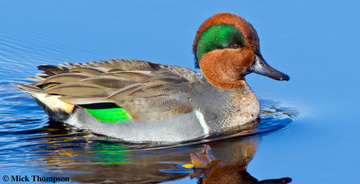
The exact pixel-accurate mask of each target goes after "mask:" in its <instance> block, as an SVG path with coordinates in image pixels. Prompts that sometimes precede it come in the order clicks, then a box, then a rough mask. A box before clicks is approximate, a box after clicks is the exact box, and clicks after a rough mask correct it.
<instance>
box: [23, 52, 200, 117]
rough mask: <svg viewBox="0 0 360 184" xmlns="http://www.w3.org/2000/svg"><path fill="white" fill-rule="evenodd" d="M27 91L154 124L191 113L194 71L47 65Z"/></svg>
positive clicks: (111, 64)
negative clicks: (112, 108)
mask: <svg viewBox="0 0 360 184" xmlns="http://www.w3.org/2000/svg"><path fill="white" fill-rule="evenodd" d="M38 69H40V70H43V71H44V73H40V74H38V75H37V76H36V77H34V78H32V79H33V80H36V81H37V83H33V84H28V85H27V86H28V89H32V90H35V89H37V90H38V91H41V93H43V94H46V95H54V96H57V97H58V99H59V100H61V101H64V102H67V103H70V104H74V105H77V106H92V107H99V108H101V107H102V105H104V104H111V103H113V104H116V105H117V106H120V107H122V108H124V109H125V110H126V111H127V112H128V113H129V114H130V115H131V116H132V117H133V118H135V119H139V120H143V121H155V120H161V119H168V118H172V117H174V116H175V115H177V114H180V113H189V112H191V111H192V106H191V105H189V91H190V90H191V88H192V86H191V84H192V82H193V81H194V80H197V78H198V76H199V74H198V73H196V72H195V71H192V70H189V69H186V68H182V67H177V66H171V65H161V64H157V63H151V62H144V61H139V60H122V59H111V60H108V61H98V62H90V63H76V64H71V63H65V64H62V65H59V66H58V67H57V66H52V65H42V66H39V67H38Z"/></svg>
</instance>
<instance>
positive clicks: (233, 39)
mask: <svg viewBox="0 0 360 184" xmlns="http://www.w3.org/2000/svg"><path fill="white" fill-rule="evenodd" d="M232 44H238V45H239V46H240V47H244V46H245V39H244V35H243V34H242V33H241V32H240V30H239V29H237V28H236V27H235V26H233V25H227V24H220V25H214V26H212V27H210V28H209V29H207V30H206V31H204V32H203V34H202V35H201V36H200V38H199V41H198V45H197V52H196V56H197V59H198V61H199V60H200V59H201V57H202V56H203V55H204V54H205V53H206V52H209V51H212V50H215V49H224V48H231V45H232Z"/></svg>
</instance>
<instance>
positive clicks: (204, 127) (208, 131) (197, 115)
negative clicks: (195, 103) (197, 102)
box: [195, 110, 210, 136]
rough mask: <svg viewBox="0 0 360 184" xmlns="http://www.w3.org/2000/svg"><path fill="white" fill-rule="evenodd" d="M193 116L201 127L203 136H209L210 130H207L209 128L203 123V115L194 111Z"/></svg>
mask: <svg viewBox="0 0 360 184" xmlns="http://www.w3.org/2000/svg"><path fill="white" fill-rule="evenodd" d="M195 115H196V118H197V119H198V120H199V122H200V125H201V127H202V128H203V130H204V134H205V135H206V136H208V135H209V134H210V130H209V126H208V125H207V124H206V122H205V118H204V115H203V114H202V113H201V112H200V111H198V110H195Z"/></svg>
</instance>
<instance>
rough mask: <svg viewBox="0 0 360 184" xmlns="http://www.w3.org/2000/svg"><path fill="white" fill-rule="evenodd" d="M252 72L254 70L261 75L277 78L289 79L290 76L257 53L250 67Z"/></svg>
mask: <svg viewBox="0 0 360 184" xmlns="http://www.w3.org/2000/svg"><path fill="white" fill-rule="evenodd" d="M249 71H250V72H254V73H257V74H260V75H264V76H267V77H270V78H272V79H275V80H286V81H288V80H289V79H290V77H289V76H288V75H286V74H284V73H282V72H280V71H277V70H275V69H274V68H272V67H271V66H269V65H268V64H267V63H266V61H265V60H264V59H263V58H262V57H259V56H257V55H255V62H254V64H253V65H251V66H250V67H249Z"/></svg>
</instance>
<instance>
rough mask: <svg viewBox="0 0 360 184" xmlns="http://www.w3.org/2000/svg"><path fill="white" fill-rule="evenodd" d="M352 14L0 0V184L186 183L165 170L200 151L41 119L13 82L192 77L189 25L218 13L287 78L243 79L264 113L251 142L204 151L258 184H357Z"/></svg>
mask: <svg viewBox="0 0 360 184" xmlns="http://www.w3.org/2000/svg"><path fill="white" fill-rule="evenodd" d="M359 5H360V3H359V2H357V1H346V2H343V1H341V2H340V1H317V2H314V1H254V2H249V1H228V2H220V1H196V2H193V1H188V2H185V1H181V2H180V1H179V2H175V1H155V2H151V1H136V2H121V1H76V2H73V1H61V2H55V1H1V2H0V15H1V18H0V166H1V167H0V183H1V182H3V180H2V178H3V176H4V175H8V176H11V175H29V176H31V175H39V176H44V177H50V176H61V177H69V178H70V180H71V181H72V182H74V183H82V182H86V183H98V182H104V181H108V182H110V183H111V182H115V181H118V182H120V181H122V182H124V181H133V182H141V181H154V182H155V181H156V182H160V181H163V182H165V183H166V182H167V183H196V182H197V179H192V180H191V179H190V177H189V172H192V171H189V170H182V171H179V172H174V170H178V169H179V167H178V165H177V164H176V163H178V162H189V161H190V156H189V155H190V153H195V152H202V151H203V145H202V143H187V144H183V145H173V146H172V147H167V148H164V147H156V148H148V147H144V146H142V145H131V144H125V143H122V142H120V141H116V140H110V139H107V138H105V137H101V136H95V135H92V134H90V133H88V132H85V131H81V130H76V129H73V128H72V127H70V126H66V125H61V124H59V123H56V122H49V119H48V117H47V116H46V115H45V113H43V111H42V110H41V109H40V108H39V107H38V106H37V104H36V103H35V102H34V101H33V100H32V98H31V97H30V96H28V95H27V94H25V93H23V92H21V91H19V90H18V89H16V88H15V87H14V86H13V85H12V84H11V83H27V82H29V81H27V80H26V79H25V78H26V77H32V76H33V75H34V74H35V73H37V72H38V71H37V69H36V66H38V65H41V64H53V65H57V64H60V63H63V62H72V63H76V62H89V61H97V60H105V59H109V58H124V59H140V60H146V61H153V62H158V63H163V64H171V65H178V66H183V67H186V68H191V69H193V68H194V59H193V58H194V57H193V55H192V54H191V46H192V42H193V39H194V37H195V32H196V30H197V29H198V26H199V25H200V24H201V23H202V22H203V21H204V20H206V19H207V18H208V17H210V16H211V15H213V14H214V13H217V12H224V11H226V12H232V13H236V14H238V15H241V16H243V17H244V18H245V19H246V20H248V21H249V22H251V23H252V24H253V26H254V27H255V29H256V30H257V32H258V35H259V37H260V40H261V43H260V46H261V52H262V55H263V56H264V58H265V59H266V60H267V62H268V63H269V64H270V65H271V66H273V67H274V68H276V69H278V70H280V71H282V72H284V73H286V74H288V75H289V76H290V77H291V79H290V81H288V82H279V81H274V80H271V79H269V78H266V77H263V76H259V75H256V74H250V75H248V76H247V78H246V79H247V81H248V83H249V85H250V86H251V87H252V89H253V90H254V92H255V93H256V95H257V96H258V97H259V99H260V103H261V104H262V106H261V107H262V111H263V114H262V116H261V121H260V124H259V126H258V127H257V130H258V133H252V134H251V135H249V136H245V137H243V136H239V137H236V138H228V139H226V140H219V141H215V142H213V141H211V140H210V142H206V143H207V144H209V145H210V146H211V148H212V149H213V152H214V155H215V157H216V158H217V159H219V160H222V161H223V162H227V163H238V164H240V165H241V164H249V165H248V167H247V172H248V173H249V174H250V175H252V176H253V177H254V178H256V179H257V180H266V179H276V178H283V177H289V178H291V179H292V182H291V183H314V184H315V183H357V182H358V181H359V179H360V176H359V174H358V173H359V169H358V165H359V164H360V160H359V158H358V155H360V148H359V146H357V145H358V144H359V140H360V134H359V133H358V130H359V129H360V124H359V120H358V119H359V118H358V114H357V107H358V104H359V99H360V98H359V95H358V94H360V90H359V78H360V72H358V70H359V68H360V64H359V62H358V61H357V60H358V59H357V58H356V57H357V54H356V53H357V52H358V48H360V45H359V43H360V42H359V41H360V35H359V32H360V26H359V24H358V22H359V20H360V15H359V14H358V13H357V12H358V7H360V6H359ZM251 159H252V160H251ZM250 160H251V162H250ZM163 162H172V164H168V163H163ZM165 171H166V172H165ZM171 171H173V172H171ZM9 183H10V182H9ZM11 183H16V182H11Z"/></svg>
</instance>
